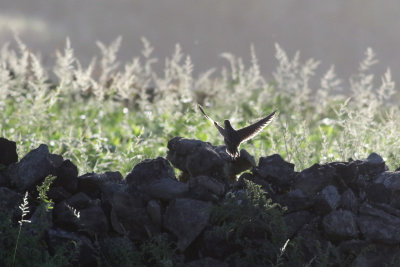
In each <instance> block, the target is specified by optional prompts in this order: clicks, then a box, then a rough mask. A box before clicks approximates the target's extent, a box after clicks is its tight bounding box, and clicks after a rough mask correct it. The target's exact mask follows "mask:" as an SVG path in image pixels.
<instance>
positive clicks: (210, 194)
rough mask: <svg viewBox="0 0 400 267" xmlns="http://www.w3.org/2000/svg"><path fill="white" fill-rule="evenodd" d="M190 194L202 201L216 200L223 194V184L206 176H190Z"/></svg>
mask: <svg viewBox="0 0 400 267" xmlns="http://www.w3.org/2000/svg"><path fill="white" fill-rule="evenodd" d="M189 189H190V196H191V197H193V198H196V199H200V200H204V201H217V200H218V199H219V198H220V197H222V196H223V195H224V194H225V184H223V183H221V182H219V181H218V180H216V179H214V178H212V177H208V176H204V175H202V176H196V177H191V178H190V180H189Z"/></svg>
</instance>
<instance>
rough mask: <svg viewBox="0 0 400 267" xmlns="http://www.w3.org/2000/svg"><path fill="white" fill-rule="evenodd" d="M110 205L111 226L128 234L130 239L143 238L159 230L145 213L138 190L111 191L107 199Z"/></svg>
mask: <svg viewBox="0 0 400 267" xmlns="http://www.w3.org/2000/svg"><path fill="white" fill-rule="evenodd" d="M108 202H109V205H110V206H111V211H110V221H111V225H112V228H113V230H114V231H115V232H117V233H119V234H128V236H129V238H131V239H132V240H145V239H146V238H147V237H148V236H149V235H152V234H156V233H158V232H159V230H158V227H156V225H155V224H154V223H153V222H152V220H151V219H150V216H149V215H148V213H147V210H146V206H145V201H144V198H143V196H142V195H141V194H140V193H139V192H129V193H128V192H124V191H119V190H116V191H113V192H112V193H109V199H108Z"/></svg>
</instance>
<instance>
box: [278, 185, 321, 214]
mask: <svg viewBox="0 0 400 267" xmlns="http://www.w3.org/2000/svg"><path fill="white" fill-rule="evenodd" d="M276 199H277V202H278V203H280V204H281V205H283V206H286V207H287V208H288V212H294V211H299V210H305V209H308V208H310V207H312V206H313V204H314V199H312V198H309V197H307V196H306V195H305V194H304V193H303V191H302V190H301V189H295V190H293V191H290V192H288V193H286V194H284V195H280V196H278V197H277V198H276Z"/></svg>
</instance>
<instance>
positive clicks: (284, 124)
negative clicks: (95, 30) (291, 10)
mask: <svg viewBox="0 0 400 267" xmlns="http://www.w3.org/2000/svg"><path fill="white" fill-rule="evenodd" d="M120 42H121V39H117V40H115V41H114V42H113V43H111V44H110V45H105V44H103V43H101V42H98V47H99V49H100V56H99V57H98V59H93V60H92V62H91V64H90V65H89V66H82V65H81V64H80V62H79V59H77V58H75V57H74V53H73V49H72V46H71V44H70V42H69V40H67V41H66V44H65V49H64V50H63V51H58V52H57V56H56V63H55V65H54V67H53V68H52V69H48V68H47V67H46V68H45V67H44V66H43V64H42V63H41V61H40V57H39V56H38V55H35V54H34V53H32V52H31V51H30V50H29V48H28V47H26V46H25V45H24V44H23V43H22V42H21V41H20V40H19V39H18V38H16V43H17V45H18V49H17V50H16V51H14V50H13V49H11V48H10V47H9V46H8V45H4V46H3V47H2V49H1V52H0V116H1V121H2V123H1V125H0V132H1V136H2V137H4V138H7V139H9V140H13V141H15V142H17V148H18V155H19V158H22V157H23V156H24V155H25V154H26V153H27V152H29V151H30V150H32V149H34V148H37V147H38V146H39V145H40V144H42V143H44V144H47V145H48V146H49V148H50V152H51V153H54V154H60V155H62V156H63V157H64V159H70V160H71V161H72V162H73V163H74V164H76V165H77V167H78V169H79V174H80V175H82V174H85V173H88V172H96V173H101V172H105V171H120V172H121V173H122V175H123V177H125V176H126V174H127V173H129V172H130V171H131V170H132V168H133V167H134V166H135V165H136V164H138V163H139V162H141V161H143V160H144V159H147V158H150V159H151V158H156V157H158V156H163V157H165V156H166V152H167V142H168V141H169V140H170V139H172V138H173V137H176V136H182V137H185V138H192V139H200V140H202V141H208V142H210V143H212V144H213V145H221V144H223V139H222V137H221V136H220V135H219V133H218V131H217V130H216V129H215V127H214V126H213V125H212V124H211V123H210V122H209V121H208V120H206V119H205V118H204V116H202V114H201V113H200V112H199V110H198V108H197V104H201V105H202V106H203V107H204V108H205V110H206V112H207V113H208V114H209V115H210V116H211V117H212V118H214V119H215V120H216V121H219V122H221V123H222V122H223V120H224V119H230V121H231V123H232V124H233V126H234V127H236V128H240V127H243V126H245V125H247V124H248V123H251V122H254V121H256V120H257V119H258V118H261V117H263V116H266V115H267V114H269V113H271V112H272V111H273V110H277V111H278V116H277V117H276V119H275V120H274V121H273V122H272V123H271V124H270V125H269V126H268V127H267V128H266V129H265V130H263V131H262V132H261V133H260V134H259V135H258V136H257V137H255V138H254V139H252V140H250V141H248V142H246V143H245V144H243V145H242V148H245V149H246V150H247V151H248V152H249V153H250V154H252V155H254V156H255V158H256V161H257V162H258V159H259V157H264V156H268V155H272V154H275V153H276V154H280V155H281V156H282V158H283V159H285V160H286V161H288V162H291V163H294V164H295V169H296V171H301V170H303V169H305V168H307V167H309V166H311V165H312V164H314V163H325V162H332V161H348V160H349V159H361V158H366V157H367V156H368V155H369V154H370V153H371V152H376V153H378V154H379V155H381V156H382V157H383V159H384V161H385V162H386V164H387V165H388V166H389V168H390V169H391V170H394V169H396V168H398V167H399V165H400V164H399V159H400V146H399V138H398V132H399V131H400V122H399V120H398V117H399V116H400V109H399V107H398V105H395V104H394V103H396V101H395V100H396V99H397V97H398V92H397V91H396V90H395V85H394V82H393V81H392V79H391V73H390V70H387V71H386V73H383V74H382V75H374V74H373V73H371V72H370V68H371V66H373V65H374V64H376V63H377V60H376V57H375V55H374V52H373V51H372V49H368V50H367V51H366V53H365V58H364V59H361V63H360V65H359V68H358V70H356V71H355V74H353V75H351V76H350V78H349V79H348V80H345V79H340V78H338V77H336V75H335V71H334V67H331V68H330V69H328V70H327V71H326V74H325V75H323V76H322V77H315V75H314V72H315V70H316V69H317V67H318V65H319V62H318V61H316V60H314V59H307V60H302V59H301V58H300V54H299V53H296V54H295V55H293V56H289V55H287V54H286V53H285V51H284V50H283V49H282V48H281V47H280V46H279V45H276V59H277V68H276V71H275V72H274V73H273V77H274V79H273V80H271V81H267V80H266V79H265V78H264V77H263V75H262V74H261V73H260V69H259V66H258V63H257V56H256V52H255V49H254V48H253V47H251V48H250V53H249V54H250V56H249V58H250V60H248V61H249V62H250V63H249V64H245V63H244V62H245V61H247V60H243V59H241V58H238V57H236V56H234V55H232V54H229V53H224V54H222V55H221V58H222V59H224V60H226V62H227V64H226V68H223V69H220V70H218V69H211V70H209V71H206V72H205V73H202V74H200V75H198V76H197V75H196V76H195V75H193V69H194V63H192V61H191V59H190V56H189V55H185V54H184V52H183V51H182V49H181V47H180V46H179V45H177V46H176V49H175V52H174V53H173V54H172V55H171V57H169V58H166V59H165V60H164V62H160V61H159V60H157V59H155V58H153V57H152V51H153V48H152V46H151V44H150V43H149V42H148V41H147V40H146V39H143V50H142V54H141V55H139V56H138V57H136V58H134V59H132V60H131V61H130V63H128V64H125V65H121V64H120V63H119V62H117V61H116V54H117V52H118V48H119V45H120ZM155 64H163V65H164V66H165V67H164V71H163V73H157V72H156V71H154V70H153V66H154V65H155ZM376 76H378V77H376ZM318 81H319V82H318ZM177 172H178V171H177ZM48 187H49V185H47V189H48ZM250 187H251V186H250ZM254 188H255V189H254ZM254 188H253V193H252V194H249V195H250V196H252V197H256V196H257V194H259V196H262V197H260V199H261V200H259V201H261V202H260V203H263V204H262V205H261V206H257V205H259V204H257V203H258V202H257V203H256V204H255V205H254V207H256V208H257V209H256V212H255V213H257V214H258V213H260V211H259V210H258V208H260V207H261V209H263V208H267V207H269V205H272V204H271V203H270V202H267V200H266V199H265V196H264V194H265V192H263V193H257V194H255V193H254V192H258V191H257V190H259V188H258V187H254ZM42 190H44V189H42ZM44 191H45V190H44ZM246 196H247V195H246ZM250 198H251V197H250ZM43 199H46V198H45V197H42V200H43ZM47 201H48V200H47ZM228 202H229V200H228ZM236 202H237V201H236V200H235V199H234V200H232V203H231V204H232V205H233V208H232V209H233V210H234V208H238V209H239V211H240V212H244V213H245V212H246V211H242V209H243V207H239V206H240V204H237V203H236ZM250 202H251V201H250ZM266 203H267V204H266ZM254 207H253V208H254ZM268 209H269V208H268ZM268 209H267V211H268ZM249 210H251V207H250V208H249ZM224 211H225V208H222V209H221V210H220V211H219V212H220V213H222V214H223V212H224ZM261 212H265V210H262V211H261ZM227 213H228V215H224V214H223V215H224V216H226V218H229V216H231V214H230V213H229V212H227ZM274 216H275V215H274ZM226 218H225V219H226ZM225 219H221V221H222V223H221V224H224V223H225ZM251 219H252V218H250V221H249V222H250V225H251ZM21 220H22V219H21ZM264 222H265V220H263V222H262V223H264ZM246 227H247V226H246ZM15 234H16V232H15V233H14V234H13V235H14V237H15ZM17 240H18V238H17ZM153 241H154V240H153ZM156 241H157V240H156ZM156 241H155V242H156ZM161 241H162V240H161ZM161 241H160V242H161ZM156 243H157V242H156ZM161 243H162V242H161ZM157 244H158V243H157ZM153 245H154V244H150V243H149V244H148V247H146V246H145V248H146V249H147V250H149V251H152V250H157V249H158V248H159V247H161V245H162V244H161V245H160V244H158V245H159V246H153ZM242 245H243V244H242ZM280 245H283V244H280ZM167 247H168V245H167ZM146 249H144V251H145V252H144V254H146V253H149V252H146V251H147V250H146ZM152 253H153V252H151V253H150V254H152ZM282 253H283V252H282ZM153 254H156V253H153ZM153 254H152V255H153ZM14 255H15V254H14ZM146 255H147V254H146ZM279 259H280V256H279V257H278V259H277V264H276V266H279V264H278V260H279ZM162 266H169V265H168V264H167V265H162Z"/></svg>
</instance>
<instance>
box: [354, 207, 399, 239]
mask: <svg viewBox="0 0 400 267" xmlns="http://www.w3.org/2000/svg"><path fill="white" fill-rule="evenodd" d="M357 223H358V225H359V228H360V231H361V233H362V234H363V235H364V237H365V239H366V240H370V241H375V242H380V243H384V244H398V243H400V231H399V229H400V218H399V217H396V216H393V215H391V214H389V213H387V212H384V211H382V210H379V209H376V208H373V207H372V206H370V205H369V204H367V203H364V204H363V205H362V206H361V207H360V209H359V216H358V218H357Z"/></svg>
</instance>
